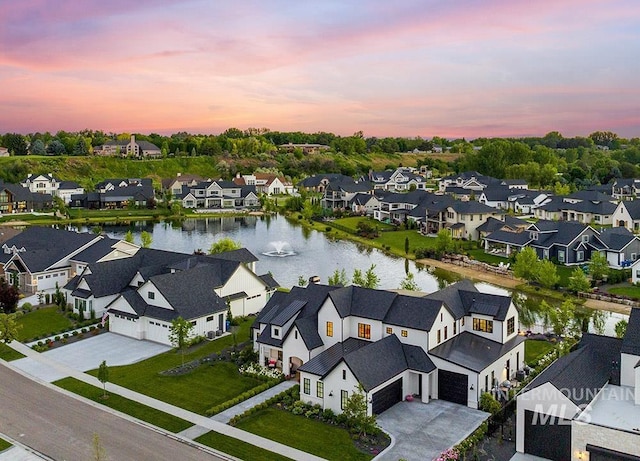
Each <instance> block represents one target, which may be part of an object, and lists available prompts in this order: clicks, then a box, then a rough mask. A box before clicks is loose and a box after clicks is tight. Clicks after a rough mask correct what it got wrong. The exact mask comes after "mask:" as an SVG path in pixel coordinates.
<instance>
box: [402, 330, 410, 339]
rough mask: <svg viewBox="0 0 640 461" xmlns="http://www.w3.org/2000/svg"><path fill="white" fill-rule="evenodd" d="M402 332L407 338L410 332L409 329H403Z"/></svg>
mask: <svg viewBox="0 0 640 461" xmlns="http://www.w3.org/2000/svg"><path fill="white" fill-rule="evenodd" d="M400 333H401V334H402V337H403V338H406V337H407V336H409V332H408V331H407V330H401V331H400Z"/></svg>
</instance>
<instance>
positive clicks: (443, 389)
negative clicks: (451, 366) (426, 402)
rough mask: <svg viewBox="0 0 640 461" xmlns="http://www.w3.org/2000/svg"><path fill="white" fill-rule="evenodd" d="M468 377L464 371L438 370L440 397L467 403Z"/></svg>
mask: <svg viewBox="0 0 640 461" xmlns="http://www.w3.org/2000/svg"><path fill="white" fill-rule="evenodd" d="M468 388H469V387H468V377H467V375H465V374H462V373H454V372H453V371H446V370H438V398H439V399H442V400H447V401H449V402H454V403H459V404H462V405H466V404H467V396H468V392H469V391H467V389H468Z"/></svg>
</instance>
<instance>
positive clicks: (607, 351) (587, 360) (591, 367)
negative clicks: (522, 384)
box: [526, 330, 628, 405]
mask: <svg viewBox="0 0 640 461" xmlns="http://www.w3.org/2000/svg"><path fill="white" fill-rule="evenodd" d="M627 331H628V330H627ZM621 345H622V340H620V339H618V338H612V337H610V336H599V335H594V334H590V333H583V334H582V338H581V340H580V342H579V343H578V344H577V347H576V349H575V350H573V351H572V352H570V353H569V354H567V355H564V356H562V357H560V358H559V359H558V360H556V361H555V362H553V363H552V364H551V365H550V366H549V367H548V368H546V369H545V370H544V371H543V372H542V373H540V374H539V375H538V376H536V377H535V379H534V380H533V381H531V383H529V384H528V385H527V387H526V390H531V389H535V388H536V387H539V386H541V385H543V384H545V383H551V384H553V386H554V387H556V388H557V389H559V390H561V391H562V392H563V394H564V395H565V396H567V397H569V398H570V399H571V401H573V403H575V404H576V405H584V404H587V403H589V402H590V401H591V400H592V399H593V397H594V395H595V392H596V391H597V390H598V389H600V388H602V387H603V386H604V385H605V384H607V382H609V380H611V381H612V382H614V383H616V382H619V375H620V351H621V349H620V346H621Z"/></svg>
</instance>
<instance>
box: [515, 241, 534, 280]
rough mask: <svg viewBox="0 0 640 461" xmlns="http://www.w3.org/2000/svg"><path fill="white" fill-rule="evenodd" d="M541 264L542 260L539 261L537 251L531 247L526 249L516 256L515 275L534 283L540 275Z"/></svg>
mask: <svg viewBox="0 0 640 461" xmlns="http://www.w3.org/2000/svg"><path fill="white" fill-rule="evenodd" d="M539 263H540V260H539V259H538V255H537V254H536V250H534V249H533V248H531V247H525V248H523V249H522V251H520V252H518V254H516V260H515V263H514V264H513V275H515V276H516V277H519V278H522V279H525V280H527V281H529V282H531V281H534V280H535V279H536V275H537V273H538V264H539Z"/></svg>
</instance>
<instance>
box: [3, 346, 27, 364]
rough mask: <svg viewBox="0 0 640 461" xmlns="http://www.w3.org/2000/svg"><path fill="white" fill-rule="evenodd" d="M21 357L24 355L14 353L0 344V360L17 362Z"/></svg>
mask: <svg viewBox="0 0 640 461" xmlns="http://www.w3.org/2000/svg"><path fill="white" fill-rule="evenodd" d="M23 357H24V355H22V354H21V353H20V352H18V351H14V350H13V349H11V348H10V347H9V346H7V345H6V344H5V343H0V359H2V360H6V361H7V362H11V361H12V360H18V359H21V358H23Z"/></svg>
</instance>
